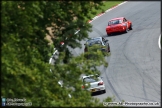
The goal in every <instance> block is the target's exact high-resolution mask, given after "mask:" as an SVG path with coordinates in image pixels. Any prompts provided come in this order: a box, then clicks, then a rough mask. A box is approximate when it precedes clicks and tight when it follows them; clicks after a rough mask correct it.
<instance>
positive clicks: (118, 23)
mask: <svg viewBox="0 0 162 108" xmlns="http://www.w3.org/2000/svg"><path fill="white" fill-rule="evenodd" d="M128 30H132V22H131V21H129V20H126V18H124V17H118V18H113V19H111V20H110V21H109V22H108V26H107V27H106V32H107V35H108V36H109V35H111V34H112V33H116V32H125V33H127V32H128Z"/></svg>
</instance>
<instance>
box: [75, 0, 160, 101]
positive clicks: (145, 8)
mask: <svg viewBox="0 0 162 108" xmlns="http://www.w3.org/2000/svg"><path fill="white" fill-rule="evenodd" d="M120 16H124V17H126V18H127V19H128V20H131V21H132V23H133V30H130V31H129V32H128V33H124V34H117V35H114V36H109V37H108V36H107V35H106V31H105V28H106V26H107V22H108V20H110V19H111V18H115V17H120ZM160 19H161V18H160V1H159V2H158V1H154V2H153V1H150V2H149V1H147V2H142V1H141V2H140V1H139V2H136V1H133V2H132V1H131V2H130V1H129V2H127V3H125V4H123V5H121V6H119V7H117V8H115V9H113V10H111V11H110V12H108V13H106V14H104V15H103V16H101V17H100V18H98V19H96V20H94V21H93V22H92V23H91V24H92V25H93V30H94V31H93V32H91V33H90V34H89V37H97V36H103V37H105V38H106V39H108V40H109V44H110V47H111V56H109V57H107V58H105V59H107V61H108V63H109V66H108V68H104V67H100V70H101V76H103V80H104V82H105V85H106V93H105V94H98V93H97V94H96V95H94V97H96V98H99V99H100V100H103V99H105V98H106V97H108V96H115V99H116V101H121V100H124V101H128V102H161V89H160V88H161V84H160V82H161V81H160V80H161V79H160V76H161V73H160V72H161V68H160V61H161V59H160V49H159V46H158V39H159V35H160V21H161V20H160ZM96 29H97V30H96ZM99 32H100V33H99ZM81 43H82V44H84V42H83V41H82V42H81ZM83 46H84V45H83ZM80 53H83V48H82V49H81V50H80V49H75V55H78V54H80Z"/></svg>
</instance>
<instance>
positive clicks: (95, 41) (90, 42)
mask: <svg viewBox="0 0 162 108" xmlns="http://www.w3.org/2000/svg"><path fill="white" fill-rule="evenodd" d="M87 43H88V46H92V45H94V44H101V41H100V40H88V41H87Z"/></svg>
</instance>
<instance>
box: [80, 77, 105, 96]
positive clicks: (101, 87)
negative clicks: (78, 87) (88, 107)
mask: <svg viewBox="0 0 162 108" xmlns="http://www.w3.org/2000/svg"><path fill="white" fill-rule="evenodd" d="M82 79H83V86H82V88H83V89H86V90H88V91H90V92H97V91H101V92H102V93H106V88H105V84H104V82H103V80H102V78H101V77H99V76H98V75H89V76H83V77H82ZM88 84H90V87H87V86H88Z"/></svg>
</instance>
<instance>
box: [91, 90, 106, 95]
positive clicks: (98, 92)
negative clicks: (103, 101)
mask: <svg viewBox="0 0 162 108" xmlns="http://www.w3.org/2000/svg"><path fill="white" fill-rule="evenodd" d="M102 94H105V93H102V92H101V91H97V92H94V93H92V94H91V96H97V95H102Z"/></svg>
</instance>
